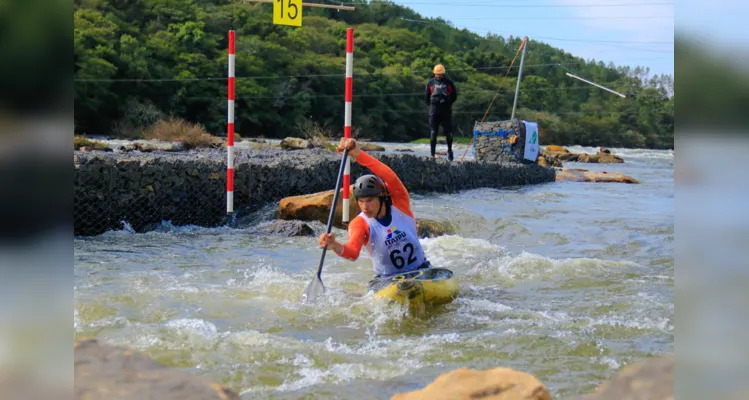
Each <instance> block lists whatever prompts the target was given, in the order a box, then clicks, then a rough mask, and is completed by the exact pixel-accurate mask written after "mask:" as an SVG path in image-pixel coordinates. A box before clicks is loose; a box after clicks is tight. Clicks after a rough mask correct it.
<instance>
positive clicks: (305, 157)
mask: <svg viewBox="0 0 749 400" xmlns="http://www.w3.org/2000/svg"><path fill="white" fill-rule="evenodd" d="M372 154H373V155H374V156H375V157H378V158H379V159H381V160H382V161H383V162H385V163H386V164H388V165H389V166H390V167H391V168H392V169H393V170H394V171H395V172H396V173H397V174H398V176H399V177H400V178H401V180H402V181H403V182H404V184H405V185H406V187H408V189H409V191H411V192H413V193H430V192H457V191H459V190H465V189H473V188H482V187H485V188H504V187H512V186H519V185H530V184H539V183H546V182H553V181H554V180H555V171H554V170H553V169H551V168H547V167H542V166H539V165H536V164H521V163H513V162H502V163H478V162H475V161H464V162H459V163H458V162H453V163H450V162H449V161H447V160H444V159H437V160H433V159H432V160H430V159H428V158H425V157H419V156H414V155H410V154H397V155H396V154H378V153H372ZM73 161H74V193H75V197H74V231H75V234H76V235H83V236H87V235H97V234H100V233H103V232H106V231H107V230H118V229H122V228H123V227H124V226H126V225H127V226H129V227H130V228H131V229H132V230H134V231H136V232H144V231H148V230H150V229H152V228H154V227H155V226H157V225H158V224H160V223H161V222H162V221H171V223H172V224H173V225H175V226H179V225H199V226H218V225H222V224H225V223H227V220H226V152H225V150H223V149H200V150H198V149H194V150H190V151H182V152H169V151H158V150H156V151H152V152H147V153H143V152H103V151H93V152H91V151H89V152H81V151H76V152H74V160H73ZM339 166H340V158H339V156H338V155H337V154H335V153H333V152H330V151H327V150H323V149H317V148H315V149H306V150H295V151H285V150H279V149H248V148H238V149H235V186H234V208H235V210H237V214H238V216H241V214H242V212H246V211H251V210H255V209H257V208H259V207H261V206H263V205H266V204H268V203H273V202H277V201H279V200H280V199H282V198H283V197H287V196H294V195H301V194H309V193H316V192H321V191H325V190H329V189H330V188H332V187H333V185H334V184H335V179H336V177H337V173H338V169H339ZM364 173H366V171H365V169H364V168H362V167H361V166H359V165H358V164H356V163H354V164H352V168H351V175H352V176H354V177H356V176H359V175H361V174H364Z"/></svg>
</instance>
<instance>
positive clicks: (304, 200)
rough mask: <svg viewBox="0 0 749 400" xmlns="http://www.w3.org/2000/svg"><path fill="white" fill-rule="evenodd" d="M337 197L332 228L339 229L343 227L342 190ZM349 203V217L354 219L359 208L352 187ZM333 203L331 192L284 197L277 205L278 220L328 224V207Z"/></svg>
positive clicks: (352, 186)
mask: <svg viewBox="0 0 749 400" xmlns="http://www.w3.org/2000/svg"><path fill="white" fill-rule="evenodd" d="M340 192H341V193H340V194H339V195H338V203H337V204H336V210H335V215H334V216H333V226H335V227H337V228H341V229H345V228H346V227H345V226H344V225H343V222H342V221H343V188H341V190H340ZM349 193H350V195H351V196H350V198H351V201H350V203H349V216H350V218H351V219H354V217H355V216H356V214H358V213H359V206H358V205H357V204H356V199H355V198H354V185H351V186H350V189H349ZM332 203H333V190H328V191H325V192H318V193H312V194H303V195H300V196H290V197H284V198H283V199H281V201H280V202H279V204H278V218H279V219H283V220H299V221H320V222H322V223H323V224H327V223H328V215H330V205H331V204H332Z"/></svg>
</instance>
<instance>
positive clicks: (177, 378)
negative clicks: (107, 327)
mask: <svg viewBox="0 0 749 400" xmlns="http://www.w3.org/2000/svg"><path fill="white" fill-rule="evenodd" d="M73 348H74V357H75V361H74V367H73V369H74V381H75V398H76V399H90V400H104V399H117V400H142V399H160V400H210V399H216V400H239V399H240V397H239V395H238V394H237V393H236V392H234V391H232V390H231V389H228V388H225V387H223V386H221V385H220V384H218V383H216V382H211V381H209V380H206V379H204V378H201V377H199V376H195V375H192V374H188V373H186V372H181V371H178V370H176V369H172V368H168V367H166V366H164V365H162V364H159V363H157V362H156V361H154V360H152V359H151V358H150V357H148V356H147V355H146V354H143V353H139V352H135V351H133V350H129V349H127V348H124V347H115V346H109V345H105V344H100V343H99V342H97V341H96V340H95V339H83V340H76V341H75V342H74V344H73Z"/></svg>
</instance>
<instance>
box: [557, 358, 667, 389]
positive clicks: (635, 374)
mask: <svg viewBox="0 0 749 400" xmlns="http://www.w3.org/2000/svg"><path fill="white" fill-rule="evenodd" d="M673 398H674V356H673V355H664V356H660V357H654V358H649V359H647V360H642V361H640V362H637V363H635V364H633V365H629V366H626V367H624V368H623V369H622V370H621V371H619V373H617V374H616V376H614V377H613V378H612V379H611V380H609V381H607V382H604V383H602V384H601V385H600V386H598V388H597V389H596V390H595V392H594V393H591V394H587V395H584V396H580V397H575V398H574V399H569V400H608V399H617V400H646V399H647V400H651V399H652V400H667V399H668V400H672V399H673Z"/></svg>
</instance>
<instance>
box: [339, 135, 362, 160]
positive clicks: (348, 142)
mask: <svg viewBox="0 0 749 400" xmlns="http://www.w3.org/2000/svg"><path fill="white" fill-rule="evenodd" d="M343 149H348V155H349V157H351V158H353V159H354V160H356V158H357V157H359V154H361V147H359V143H357V142H356V139H353V138H341V143H340V144H339V145H338V147H337V148H336V151H337V152H338V154H343Z"/></svg>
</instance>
